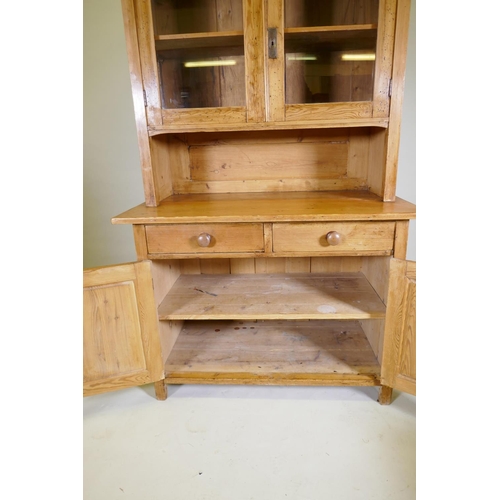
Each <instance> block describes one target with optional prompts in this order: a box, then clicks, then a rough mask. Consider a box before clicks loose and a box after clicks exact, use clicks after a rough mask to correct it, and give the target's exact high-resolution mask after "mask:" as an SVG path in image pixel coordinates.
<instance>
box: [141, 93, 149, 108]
mask: <svg viewBox="0 0 500 500" xmlns="http://www.w3.org/2000/svg"><path fill="white" fill-rule="evenodd" d="M142 97H143V99H144V107H145V108H147V107H148V98H147V97H146V91H145V90H144V89H143V90H142Z"/></svg>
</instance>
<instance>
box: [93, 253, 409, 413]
mask: <svg viewBox="0 0 500 500" xmlns="http://www.w3.org/2000/svg"><path fill="white" fill-rule="evenodd" d="M153 284H154V285H153ZM415 291H416V288H415V263H414V262H407V261H404V260H400V259H395V258H393V257H392V256H356V257H336V256H326V257H306V258H303V257H290V258H280V257H276V258H254V259H250V258H231V259H229V258H213V259H210V258H195V259H188V258H185V259H158V260H144V261H141V262H137V263H134V264H125V265H119V266H114V267H106V268H100V269H94V270H86V271H85V272H84V395H91V394H96V393H99V392H105V391H110V390H113V389H120V388H125V387H130V386H135V385H141V384H146V383H151V382H156V384H155V387H156V393H157V397H158V398H159V399H164V398H165V397H166V392H165V391H166V389H165V387H166V384H186V383H196V384H200V383H206V384H214V383H220V384H262V385H325V386H328V385H332V386H335V385H348V386H381V392H380V398H379V401H380V403H382V404H388V403H390V401H391V388H397V389H399V390H402V391H406V392H410V393H412V394H415V379H416V375H415V298H416V293H415Z"/></svg>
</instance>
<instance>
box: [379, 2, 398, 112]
mask: <svg viewBox="0 0 500 500" xmlns="http://www.w3.org/2000/svg"><path fill="white" fill-rule="evenodd" d="M404 1H406V0H404ZM379 3H380V7H379V19H378V29H377V51H376V63H375V81H374V86H373V116H374V117H377V118H379V117H384V116H388V114H389V84H390V80H391V76H392V75H391V70H392V56H393V51H394V26H395V23H396V10H397V8H399V7H397V5H398V4H399V3H401V2H399V1H398V0H379ZM393 83H394V82H393Z"/></svg>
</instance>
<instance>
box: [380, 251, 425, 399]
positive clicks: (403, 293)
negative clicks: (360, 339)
mask: <svg viewBox="0 0 500 500" xmlns="http://www.w3.org/2000/svg"><path fill="white" fill-rule="evenodd" d="M416 291H417V280H416V263H415V262H410V261H404V260H399V259H393V260H392V261H391V268H390V282H389V294H388V301H387V316H386V325H385V332H384V351H383V352H384V355H383V359H382V383H383V384H384V385H387V386H389V387H392V388H394V389H399V390H401V391H404V392H408V393H410V394H414V395H415V394H416V379H417V374H416Z"/></svg>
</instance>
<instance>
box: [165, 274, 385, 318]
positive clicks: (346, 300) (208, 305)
mask: <svg viewBox="0 0 500 500" xmlns="http://www.w3.org/2000/svg"><path fill="white" fill-rule="evenodd" d="M158 315H159V319H160V320H178V319H240V320H248V319H250V320H257V319H327V318H328V319H369V318H383V317H385V306H384V304H383V302H382V301H381V300H380V298H379V297H378V295H377V294H376V292H375V291H374V290H373V288H372V287H371V285H370V283H369V282H368V281H367V279H366V278H365V277H364V275H363V274H362V273H334V274H310V273H291V274H281V273H280V274H239V275H230V274H206V275H181V276H180V277H179V278H178V280H177V281H176V282H175V284H174V286H173V287H172V288H171V290H170V292H169V293H168V294H167V295H166V297H165V299H164V300H163V301H162V303H161V304H160V306H159V308H158Z"/></svg>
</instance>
